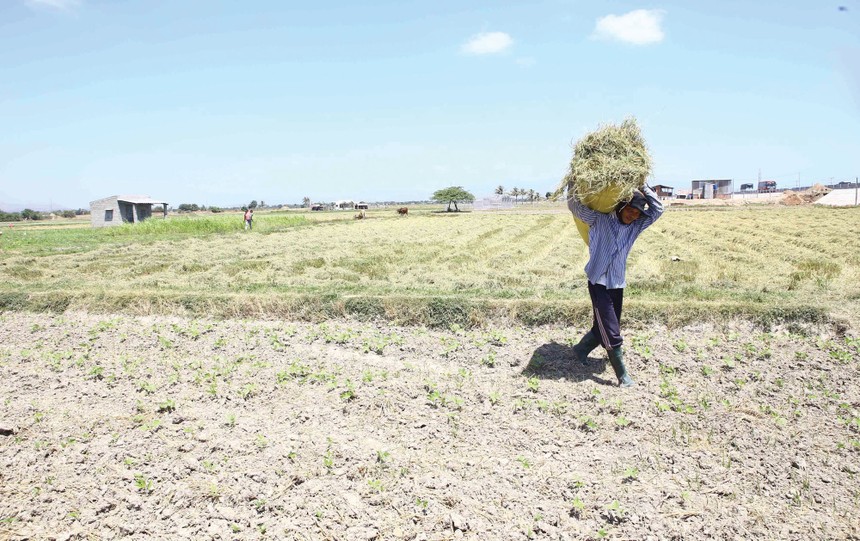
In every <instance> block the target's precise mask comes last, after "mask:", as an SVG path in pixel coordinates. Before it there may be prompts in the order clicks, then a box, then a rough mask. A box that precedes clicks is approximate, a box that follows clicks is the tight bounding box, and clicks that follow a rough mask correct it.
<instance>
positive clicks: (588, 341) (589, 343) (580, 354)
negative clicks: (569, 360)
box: [573, 331, 600, 364]
mask: <svg viewBox="0 0 860 541" xmlns="http://www.w3.org/2000/svg"><path fill="white" fill-rule="evenodd" d="M599 345H600V340H598V339H597V337H596V336H594V333H593V332H591V331H588V332H587V333H586V334H585V336H583V337H582V340H580V341H579V343H578V344H576V345H575V346H573V353H574V354H575V355H576V360H577V361H579V364H588V354H589V353H591V352H592V351H594V348H596V347H597V346H599Z"/></svg>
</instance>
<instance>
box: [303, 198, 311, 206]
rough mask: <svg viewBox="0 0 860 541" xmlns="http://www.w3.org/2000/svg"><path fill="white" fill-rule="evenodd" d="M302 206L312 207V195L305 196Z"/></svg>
mask: <svg viewBox="0 0 860 541" xmlns="http://www.w3.org/2000/svg"><path fill="white" fill-rule="evenodd" d="M302 206H303V207H305V208H310V207H311V198H310V197H305V198H303V199H302Z"/></svg>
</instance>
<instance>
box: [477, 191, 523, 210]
mask: <svg viewBox="0 0 860 541" xmlns="http://www.w3.org/2000/svg"><path fill="white" fill-rule="evenodd" d="M513 207H514V200H513V199H511V197H510V196H508V195H488V196H486V197H482V198H481V199H475V201H474V203H472V208H473V209H474V210H499V209H509V208H513Z"/></svg>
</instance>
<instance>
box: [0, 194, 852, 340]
mask: <svg viewBox="0 0 860 541" xmlns="http://www.w3.org/2000/svg"><path fill="white" fill-rule="evenodd" d="M341 217H342V218H341ZM858 217H860V213H858V211H857V210H834V209H819V208H810V207H802V208H754V209H749V208H741V209H733V210H731V211H713V210H699V211H696V212H673V211H671V210H670V211H669V212H667V213H666V215H665V217H664V218H663V219H661V220H660V221H659V222H657V224H655V225H654V226H653V227H652V228H650V229H649V230H647V231H646V232H645V234H644V235H643V236H642V238H641V239H640V240H639V241H638V242H637V244H636V246H635V247H634V249H633V251H632V252H631V256H630V260H629V265H628V275H627V279H628V288H627V291H626V294H625V295H626V296H625V319H627V320H630V319H634V320H640V321H649V320H653V319H659V320H669V321H676V322H688V321H694V320H697V319H714V318H721V317H725V316H731V315H735V316H740V317H745V318H750V319H755V320H762V321H765V320H767V319H768V318H770V319H773V320H774V321H777V320H785V321H796V320H799V321H821V320H823V319H827V318H829V317H831V316H837V317H841V314H842V313H843V312H846V311H848V312H850V311H852V310H854V308H856V307H857V306H858V305H860V302H858V301H860V241H858V238H860V226H858V225H857V224H858V220H857V218H858ZM335 218H340V219H335ZM350 218H351V216H349V215H346V214H341V215H340V216H337V217H336V216H326V217H324V218H323V219H317V217H316V216H314V215H307V216H304V215H295V214H272V215H265V214H264V215H262V216H259V217H258V218H257V221H256V224H255V230H254V231H252V232H244V231H241V222H238V221H237V220H236V219H235V217H217V218H207V219H184V220H166V221H156V220H153V221H150V222H148V223H144V224H141V225H139V226H127V227H123V228H118V229H116V230H90V229H81V230H45V231H39V232H38V235H37V234H36V232H27V231H15V232H14V233H12V234H10V233H9V232H7V234H6V235H5V236H4V237H3V239H2V241H0V242H2V243H3V251H2V253H0V277H2V279H3V285H2V286H0V294H2V299H3V300H0V306H2V307H3V309H7V310H9V309H28V310H39V309H51V310H58V309H65V308H81V309H88V310H96V311H110V310H118V311H123V312H128V311H132V312H138V313H161V312H168V313H190V314H194V315H206V314H208V315H211V316H217V317H229V316H233V315H248V316H251V315H253V316H255V317H259V316H262V317H266V316H270V317H283V318H295V319H319V317H320V314H333V315H354V316H358V317H383V318H386V319H389V320H395V321H402V322H407V323H420V324H437V323H441V322H444V320H445V318H453V319H451V321H457V322H459V323H461V324H462V323H466V324H480V323H481V322H483V321H486V320H487V319H491V318H495V317H506V318H512V319H516V320H518V321H523V322H532V323H545V322H547V323H548V322H571V321H573V322H582V321H585V320H587V319H588V317H589V304H588V295H587V292H586V290H585V285H586V282H585V276H584V273H583V271H582V268H583V266H584V265H585V262H586V260H587V257H588V254H587V251H586V248H585V246H584V244H583V243H582V241H581V240H580V239H579V238H578V235H577V233H576V231H575V229H574V228H573V227H572V221H571V218H570V216H569V214H565V213H563V212H558V209H554V208H552V207H549V208H546V209H545V211H544V212H529V213H468V214H459V215H455V214H451V215H447V214H431V213H426V214H418V215H416V216H409V217H407V218H398V217H396V216H393V215H392V213H390V212H389V213H370V217H369V218H368V219H366V220H360V221H356V220H352V219H350ZM150 224H152V225H150ZM28 237H30V238H28ZM36 237H38V238H36ZM439 306H443V307H444V308H443V309H440V310H437V309H436V308H434V307H439ZM458 307H459V308H458ZM855 313H856V310H855Z"/></svg>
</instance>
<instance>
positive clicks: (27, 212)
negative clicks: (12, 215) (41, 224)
mask: <svg viewBox="0 0 860 541" xmlns="http://www.w3.org/2000/svg"><path fill="white" fill-rule="evenodd" d="M21 218H23V219H24V220H41V219H42V215H41V214H40V213H38V212H36V211H35V210H32V209H24V210H22V211H21Z"/></svg>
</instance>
